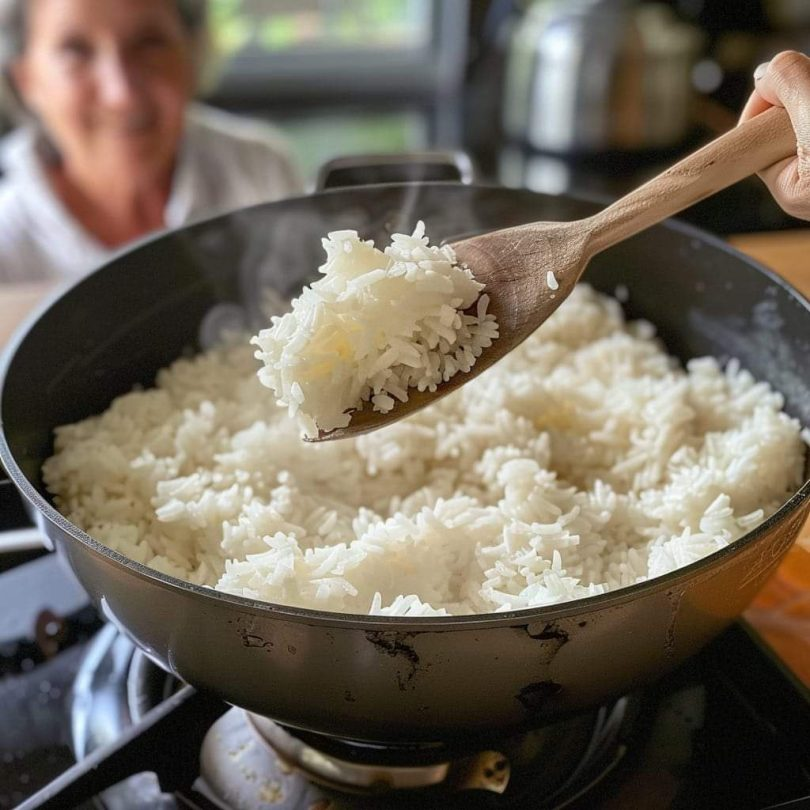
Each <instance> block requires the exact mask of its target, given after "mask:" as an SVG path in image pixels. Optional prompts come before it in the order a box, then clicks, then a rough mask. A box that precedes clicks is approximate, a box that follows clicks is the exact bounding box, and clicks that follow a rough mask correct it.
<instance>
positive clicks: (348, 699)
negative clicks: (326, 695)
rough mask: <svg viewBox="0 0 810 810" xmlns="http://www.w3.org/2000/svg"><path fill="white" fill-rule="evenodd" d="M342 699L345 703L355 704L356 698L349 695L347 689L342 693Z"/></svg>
mask: <svg viewBox="0 0 810 810" xmlns="http://www.w3.org/2000/svg"><path fill="white" fill-rule="evenodd" d="M343 699H344V700H345V701H346V703H357V698H356V697H355V696H354V695H353V694H352V693H351V691H350V690H349V689H347V690H346V691H345V692H344V693H343Z"/></svg>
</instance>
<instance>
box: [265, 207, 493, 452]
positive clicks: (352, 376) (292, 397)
mask: <svg viewBox="0 0 810 810" xmlns="http://www.w3.org/2000/svg"><path fill="white" fill-rule="evenodd" d="M323 246H324V249H325V250H326V263H325V264H324V265H322V266H321V267H320V268H319V270H320V272H321V273H323V274H324V275H323V278H321V279H319V280H318V281H316V282H315V283H314V284H312V285H311V286H309V287H305V288H304V290H303V292H302V293H301V295H300V296H299V297H298V298H296V299H295V300H294V301H293V302H292V311H291V312H288V313H286V314H284V315H281V316H276V317H274V318H272V320H271V323H272V326H271V327H270V328H269V329H264V330H262V331H261V332H260V333H259V334H258V336H256V337H255V338H253V340H252V343H254V344H255V345H257V346H258V347H259V350H258V351H257V352H256V357H257V358H258V359H259V360H261V361H262V362H263V363H264V366H263V367H262V369H261V370H260V372H259V379H260V380H261V381H262V383H263V384H264V385H266V386H267V387H268V388H272V389H273V390H274V392H275V394H276V398H277V401H278V403H279V404H280V405H284V406H285V407H287V408H288V410H289V414H290V416H297V417H298V420H299V424H300V425H301V427H302V429H303V431H304V433H305V434H306V435H308V436H317V434H318V428H320V429H321V430H324V431H329V430H332V429H334V428H340V427H346V425H348V424H349V420H350V419H351V411H352V410H354V409H357V408H358V407H362V404H363V403H364V402H369V401H370V402H371V406H372V408H373V409H374V410H376V411H381V412H382V413H387V412H388V411H390V410H391V409H392V408H393V407H394V405H395V404H396V401H397V400H399V401H400V402H405V401H407V399H408V390H409V389H412V388H416V389H417V390H419V391H425V390H430V391H435V390H436V387H437V386H438V385H439V384H440V383H442V382H447V380H449V379H450V378H451V377H453V376H455V375H456V374H457V373H459V372H462V373H465V372H468V371H469V370H470V369H471V368H472V366H473V364H474V363H475V361H476V358H478V357H479V356H480V355H481V352H482V351H483V350H484V349H485V348H487V347H488V346H490V345H491V344H492V341H493V340H494V339H495V338H496V337H497V335H498V326H497V324H496V323H495V318H494V316H493V315H491V314H488V313H487V305H488V303H489V298H488V296H486V295H480V293H481V290H482V289H483V287H484V285H483V284H479V283H478V282H477V281H475V279H474V278H473V276H472V274H471V272H470V271H469V269H467V268H465V267H462V266H459V265H458V264H457V263H456V257H455V254H454V253H453V250H452V248H450V247H448V246H444V247H436V246H431V245H430V244H429V242H428V239H427V237H426V236H425V226H424V223H422V222H419V223H418V224H417V226H416V230H415V231H414V232H413V234H412V235H407V234H395V235H394V236H393V237H392V240H391V244H390V245H389V246H388V247H386V248H385V251H384V252H383V251H381V250H378V249H377V248H376V247H374V243H373V242H372V241H370V240H369V241H363V240H361V239H360V238H359V237H358V235H357V232H356V231H334V232H333V233H330V234H329V235H328V237H327V238H326V239H324V240H323ZM476 302H477V305H476V307H475V310H474V311H473V312H471V313H465V312H464V311H463V310H467V309H469V308H471V307H473V305H475V304H476Z"/></svg>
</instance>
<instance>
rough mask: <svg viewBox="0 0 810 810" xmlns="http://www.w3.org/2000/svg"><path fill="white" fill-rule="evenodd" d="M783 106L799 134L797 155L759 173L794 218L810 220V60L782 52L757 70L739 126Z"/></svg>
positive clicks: (792, 53) (798, 54) (778, 200)
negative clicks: (766, 111)
mask: <svg viewBox="0 0 810 810" xmlns="http://www.w3.org/2000/svg"><path fill="white" fill-rule="evenodd" d="M774 106H777V107H784V108H785V110H786V111H787V114H788V115H789V116H790V121H791V123H792V124H793V129H794V130H795V132H796V154H795V155H793V156H792V157H789V158H785V160H780V161H779V162H778V163H774V165H773V166H771V167H770V168H768V169H765V170H764V171H762V172H760V173H759V176H760V178H762V180H763V182H764V183H765V185H766V186H768V189H769V190H770V192H771V194H773V196H774V199H775V200H776V202H778V203H779V205H780V206H781V207H782V208H783V209H784V210H785V211H786V212H787V213H788V214H790V215H791V216H794V217H798V218H799V219H807V220H810V58H808V57H806V56H805V55H804V54H801V53H797V52H796V51H782V52H781V53H778V54H776V56H774V58H773V59H771V61H770V62H766V63H765V64H762V65H760V66H759V67H758V68H757V69H756V70H755V71H754V92H753V93H752V94H751V97H750V98H749V99H748V102H747V103H746V105H745V107H744V108H743V111H742V114H741V115H740V123H742V122H743V121H747V120H748V119H749V118H753V117H754V116H755V115H759V113H761V112H764V111H765V110H767V109H768V108H770V107H774Z"/></svg>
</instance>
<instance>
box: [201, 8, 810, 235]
mask: <svg viewBox="0 0 810 810" xmlns="http://www.w3.org/2000/svg"><path fill="white" fill-rule="evenodd" d="M210 2H211V21H212V32H213V37H214V45H215V53H216V58H215V60H214V64H213V65H212V75H211V81H210V83H209V89H208V91H207V97H208V100H209V101H210V102H211V103H213V104H215V105H217V106H221V107H224V108H226V109H230V110H233V111H238V112H243V113H248V114H251V115H254V116H258V117H263V118H268V119H270V120H272V121H273V122H274V123H276V124H277V125H278V126H279V127H280V128H281V129H282V130H284V131H285V132H286V134H287V135H288V136H289V137H290V139H291V142H292V144H293V146H294V148H295V150H296V152H297V156H298V159H299V161H300V165H301V166H302V168H303V170H304V172H305V173H306V176H307V178H308V179H309V181H310V185H312V184H313V183H314V181H315V178H316V175H317V170H318V167H319V166H320V165H321V164H322V163H324V161H326V160H328V159H330V158H333V157H335V156H338V155H352V154H360V153H369V152H373V153H381V152H402V151H414V150H428V149H451V150H456V149H460V150H464V151H465V152H467V153H468V154H469V155H470V156H471V158H472V159H473V161H474V164H475V166H476V169H477V177H478V179H480V180H481V181H483V182H488V183H492V182H498V183H502V184H506V185H510V186H526V187H528V188H531V189H533V190H536V191H544V192H551V193H559V192H573V193H580V194H590V195H593V194H597V195H603V196H608V197H609V196H616V195H618V194H621V193H622V192H624V191H626V190H629V189H630V188H632V187H633V186H634V185H637V184H638V183H639V182H640V181H641V180H643V179H644V178H645V177H646V176H649V175H651V174H653V173H655V172H656V171H657V170H659V169H660V168H662V167H664V166H665V165H667V164H668V163H671V162H672V161H673V160H674V159H675V158H677V157H678V155H680V154H682V153H684V152H686V151H688V150H691V149H693V148H694V147H695V146H697V145H699V144H700V143H701V142H703V141H706V140H708V139H709V138H711V137H712V136H713V135H715V134H718V133H720V132H721V131H723V130H725V129H727V128H729V127H731V126H733V125H734V123H735V121H736V116H737V114H738V111H739V110H740V108H741V107H742V105H743V103H744V101H745V99H746V98H747V95H748V93H749V92H750V90H751V84H752V81H751V74H752V71H753V70H754V68H755V67H756V65H757V64H759V63H760V62H763V61H766V60H767V59H768V58H769V57H770V56H771V55H772V54H774V53H775V52H777V51H779V50H782V49H784V48H793V49H796V50H807V48H808V45H810V2H808V0H734V2H729V1H727V2H724V1H723V0H670V1H669V2H655V3H653V2H643V1H642V0H210ZM685 218H686V219H690V220H692V221H693V222H696V223H698V224H700V225H702V226H703V227H706V228H708V229H710V230H713V231H715V232H718V233H723V234H726V233H734V232H742V231H754V230H773V229H781V228H789V227H792V226H794V225H796V224H798V223H796V221H795V220H792V219H791V218H790V217H788V216H787V215H785V214H783V213H782V212H781V211H780V210H779V208H778V207H777V206H776V205H775V204H774V203H773V202H772V201H771V199H770V197H769V196H768V195H767V194H766V192H765V190H764V187H762V186H761V185H760V184H759V182H758V181H757V180H756V179H751V180H749V181H746V182H745V183H742V184H739V185H738V186H737V187H735V188H733V189H730V190H729V191H727V192H725V193H723V194H721V195H718V196H716V197H715V198H713V199H712V200H710V201H706V202H704V203H701V204H699V205H698V206H695V207H694V208H693V209H691V210H690V211H688V212H687V213H686V214H685Z"/></svg>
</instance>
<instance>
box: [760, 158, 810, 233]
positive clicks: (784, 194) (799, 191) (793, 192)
mask: <svg viewBox="0 0 810 810" xmlns="http://www.w3.org/2000/svg"><path fill="white" fill-rule="evenodd" d="M759 176H760V177H761V178H762V180H763V182H764V183H765V185H767V186H768V189H769V190H770V192H771V194H773V196H774V198H775V199H776V201H777V202H778V203H779V205H780V206H781V207H782V208H783V209H784V210H785V211H787V213H788V214H791V215H792V216H794V217H798V218H799V219H810V181H808V175H804V176H802V175H801V174H800V172H799V162H798V159H797V158H795V157H792V158H785V160H780V161H779V162H778V163H775V164H774V165H773V166H771V167H769V168H768V169H766V170H765V171H763V172H760V173H759Z"/></svg>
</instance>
